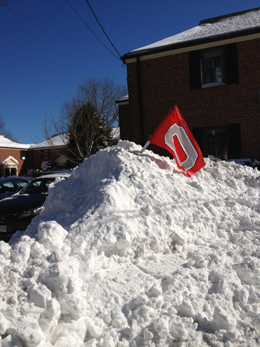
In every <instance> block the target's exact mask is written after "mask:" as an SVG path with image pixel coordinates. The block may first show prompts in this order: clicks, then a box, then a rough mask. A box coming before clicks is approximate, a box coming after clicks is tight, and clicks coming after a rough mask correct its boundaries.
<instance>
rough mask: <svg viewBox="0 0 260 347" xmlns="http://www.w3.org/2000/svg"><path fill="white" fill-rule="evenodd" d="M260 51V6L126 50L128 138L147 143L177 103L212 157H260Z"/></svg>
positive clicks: (123, 127)
mask: <svg viewBox="0 0 260 347" xmlns="http://www.w3.org/2000/svg"><path fill="white" fill-rule="evenodd" d="M259 56H260V8H256V9H252V10H248V11H243V12H237V13H233V14H229V15H225V16H221V17H215V18H210V19H206V20H202V21H201V22H200V23H199V25H198V26H196V27H194V28H192V29H190V30H187V31H184V32H182V33H180V34H177V35H174V36H172V37H169V38H167V39H164V40H162V41H159V42H156V43H154V44H151V45H148V46H145V47H142V48H139V49H135V50H133V51H131V52H129V53H127V54H125V55H124V56H123V57H122V60H123V61H124V62H125V63H126V65H127V81H128V92H129V96H127V97H125V98H123V99H120V100H118V101H117V103H118V105H119V126H120V134H121V139H126V140H130V141H134V142H136V143H138V144H142V145H143V144H144V143H145V142H146V141H147V140H148V138H149V135H151V134H152V133H153V131H154V130H155V129H156V128H157V126H158V125H159V123H160V122H161V121H162V119H163V118H164V117H165V116H166V115H167V113H168V112H169V111H170V109H172V108H173V107H174V105H177V106H178V107H179V109H180V111H181V113H182V114H183V117H184V119H185V120H186V122H187V124H188V126H189V127H190V129H191V130H192V132H193V134H194V136H195V138H196V139H197V142H198V144H199V146H200V148H201V150H202V152H203V155H204V156H214V157H220V156H221V153H222V152H223V150H227V155H228V158H232V159H236V158H245V157H247V158H256V159H258V160H259V159H260V136H259V133H260V59H259ZM151 149H153V150H155V151H157V152H158V153H160V154H161V153H162V151H161V150H160V149H159V148H152V146H151Z"/></svg>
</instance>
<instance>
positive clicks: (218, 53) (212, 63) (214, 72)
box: [200, 48, 226, 87]
mask: <svg viewBox="0 0 260 347" xmlns="http://www.w3.org/2000/svg"><path fill="white" fill-rule="evenodd" d="M200 61H201V83H202V87H206V86H208V85H213V84H214V85H218V84H224V83H225V80H226V79H225V59H224V50H223V49H222V48H217V49H210V50H205V51H202V52H201V57H200Z"/></svg>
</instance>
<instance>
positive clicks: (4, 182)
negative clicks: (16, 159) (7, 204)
mask: <svg viewBox="0 0 260 347" xmlns="http://www.w3.org/2000/svg"><path fill="white" fill-rule="evenodd" d="M31 179H32V178H29V177H19V176H8V177H1V178H0V200H2V199H4V198H7V197H8V196H11V195H13V194H15V193H17V192H18V191H19V190H21V189H22V188H23V187H24V186H26V185H27V184H28V182H29V181H31Z"/></svg>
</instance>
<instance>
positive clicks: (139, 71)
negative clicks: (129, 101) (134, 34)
mask: <svg viewBox="0 0 260 347" xmlns="http://www.w3.org/2000/svg"><path fill="white" fill-rule="evenodd" d="M136 59H137V67H136V70H137V89H138V101H139V102H138V104H139V105H138V106H139V117H140V135H141V145H142V146H143V145H144V143H145V142H146V140H145V137H144V135H145V134H144V116H143V99H142V82H141V67H140V58H139V56H137V58H136Z"/></svg>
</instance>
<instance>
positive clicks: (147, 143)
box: [140, 141, 151, 154]
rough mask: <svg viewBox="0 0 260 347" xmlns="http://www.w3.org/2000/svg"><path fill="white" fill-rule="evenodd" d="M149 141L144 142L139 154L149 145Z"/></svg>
mask: <svg viewBox="0 0 260 347" xmlns="http://www.w3.org/2000/svg"><path fill="white" fill-rule="evenodd" d="M150 143H151V142H150V141H147V142H146V144H145V145H144V146H143V148H142V149H141V152H140V153H141V154H142V153H143V152H144V151H145V150H146V148H147V147H148V146H149V145H150Z"/></svg>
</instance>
